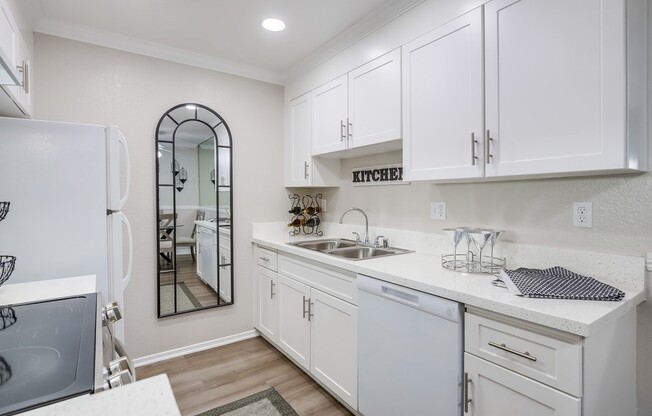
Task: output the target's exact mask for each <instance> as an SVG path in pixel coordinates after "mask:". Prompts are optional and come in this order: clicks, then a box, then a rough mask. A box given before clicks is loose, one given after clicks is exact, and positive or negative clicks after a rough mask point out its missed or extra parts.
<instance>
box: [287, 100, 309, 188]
mask: <svg viewBox="0 0 652 416" xmlns="http://www.w3.org/2000/svg"><path fill="white" fill-rule="evenodd" d="M288 112H289V124H290V126H289V143H286V144H285V147H286V148H285V150H286V162H285V163H286V175H285V176H286V181H285V182H286V186H306V185H311V182H312V181H311V179H312V178H311V174H310V168H311V165H312V161H311V156H310V151H311V149H310V146H311V143H312V102H311V99H310V96H309V94H306V95H303V96H301V97H299V98H296V99H294V100H292V101H290V105H289V107H288Z"/></svg>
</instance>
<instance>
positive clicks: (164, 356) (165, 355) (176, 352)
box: [133, 329, 258, 367]
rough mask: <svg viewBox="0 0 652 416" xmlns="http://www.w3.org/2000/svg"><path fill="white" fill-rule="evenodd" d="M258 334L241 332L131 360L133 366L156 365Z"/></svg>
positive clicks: (253, 331)
mask: <svg viewBox="0 0 652 416" xmlns="http://www.w3.org/2000/svg"><path fill="white" fill-rule="evenodd" d="M257 336H258V332H256V330H255V329H252V330H251V331H246V332H241V333H239V334H235V335H229V336H226V337H222V338H217V339H213V340H210V341H205V342H200V343H199V344H193V345H188V346H187V347H181V348H175V349H173V350H169V351H163V352H159V353H156V354H152V355H146V356H145V357H140V358H136V359H134V360H133V362H134V366H136V367H141V366H144V365H149V364H154V363H158V362H159V361H165V360H169V359H171V358H176V357H181V356H182V355H186V354H192V353H194V352H199V351H204V350H209V349H211V348H215V347H221V346H223V345H228V344H233V343H234V342H238V341H244V340H246V339H250V338H256V337H257Z"/></svg>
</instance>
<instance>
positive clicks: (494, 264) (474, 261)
mask: <svg viewBox="0 0 652 416" xmlns="http://www.w3.org/2000/svg"><path fill="white" fill-rule="evenodd" d="M441 265H442V266H443V267H444V268H446V269H448V270H453V271H456V272H462V273H473V274H496V273H498V271H500V270H501V269H504V268H505V267H506V266H507V259H506V258H499V257H491V256H482V262H480V259H479V257H478V256H473V253H469V255H466V254H457V255H456V254H442V256H441Z"/></svg>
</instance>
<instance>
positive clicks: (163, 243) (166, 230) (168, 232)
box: [158, 214, 177, 268]
mask: <svg viewBox="0 0 652 416" xmlns="http://www.w3.org/2000/svg"><path fill="white" fill-rule="evenodd" d="M158 218H159V223H158V239H159V254H160V255H161V257H162V258H163V259H164V260H165V261H167V262H168V263H170V264H171V265H172V267H173V268H174V257H175V256H174V244H173V243H174V241H173V239H174V220H175V219H176V218H177V215H176V214H159V216H158Z"/></svg>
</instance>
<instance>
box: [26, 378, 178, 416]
mask: <svg viewBox="0 0 652 416" xmlns="http://www.w3.org/2000/svg"><path fill="white" fill-rule="evenodd" d="M22 414H23V415H26V416H87V415H94V416H103V415H106V416H115V415H120V416H147V415H151V416H180V413H179V407H178V406H177V402H176V400H175V399H174V394H173V393H172V387H170V381H169V380H168V376H167V375H166V374H162V375H159V376H156V377H152V378H146V379H144V380H140V381H137V382H136V383H132V384H127V385H126V386H123V387H120V388H116V389H111V390H107V391H104V392H101V393H96V394H89V395H85V396H80V397H76V398H74V399H70V400H65V401H62V402H59V403H55V404H52V405H50V406H45V407H40V408H38V409H34V410H31V411H29V412H25V413H22Z"/></svg>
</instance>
